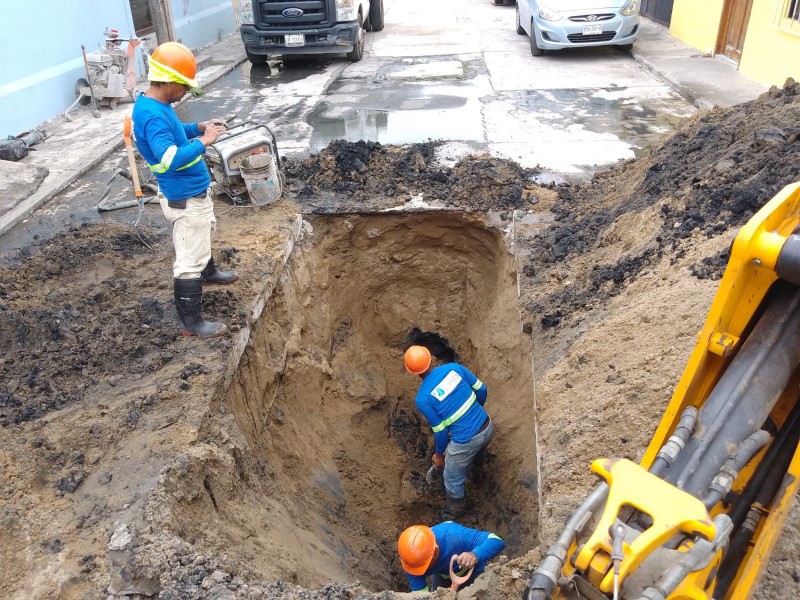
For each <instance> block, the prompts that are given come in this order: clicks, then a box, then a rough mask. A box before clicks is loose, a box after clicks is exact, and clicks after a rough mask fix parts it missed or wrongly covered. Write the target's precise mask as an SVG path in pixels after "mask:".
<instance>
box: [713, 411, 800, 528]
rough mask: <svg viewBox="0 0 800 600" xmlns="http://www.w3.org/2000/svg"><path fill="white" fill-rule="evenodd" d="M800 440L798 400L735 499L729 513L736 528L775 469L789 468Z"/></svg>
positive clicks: (771, 477)
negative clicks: (740, 493) (739, 494)
mask: <svg viewBox="0 0 800 600" xmlns="http://www.w3.org/2000/svg"><path fill="white" fill-rule="evenodd" d="M799 440H800V402H797V403H796V404H795V406H794V408H793V409H792V412H791V413H789V416H788V417H787V418H786V421H785V422H784V424H783V426H782V427H781V428H780V430H779V431H778V435H776V436H775V440H774V441H773V442H772V445H771V446H770V447H769V448H768V449H767V451H766V452H765V453H764V458H762V459H761V462H760V463H759V464H758V468H757V469H756V472H755V473H754V474H753V476H752V477H751V478H750V481H748V482H747V486H746V487H745V489H744V491H743V492H742V495H741V496H740V497H739V498H737V499H736V500H735V502H734V508H733V510H731V511H730V512H729V513H728V514H729V515H730V517H731V521H733V527H734V529H737V528H738V527H739V526H741V524H742V523H743V522H744V520H745V517H746V516H747V513H748V512H749V510H750V506H751V505H752V504H753V502H754V501H755V499H756V497H757V496H759V495H760V494H761V492H762V490H763V489H764V488H766V487H767V485H768V484H767V479H771V480H772V479H774V477H775V475H774V471H775V470H779V471H780V472H781V473H784V472H786V469H788V468H789V462H790V461H791V459H792V455H793V454H794V450H795V448H796V447H797V443H798V441H799Z"/></svg>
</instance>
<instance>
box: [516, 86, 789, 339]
mask: <svg viewBox="0 0 800 600" xmlns="http://www.w3.org/2000/svg"><path fill="white" fill-rule="evenodd" d="M798 179H800V84H798V83H797V82H795V81H793V80H789V81H788V82H787V83H786V85H785V86H784V87H783V88H773V89H772V90H770V91H769V92H768V93H766V94H764V95H762V96H761V97H759V98H758V99H756V100H754V101H752V102H749V103H746V104H741V105H737V106H734V107H731V108H724V109H718V110H714V111H711V112H705V113H701V114H699V115H697V116H695V117H694V118H692V119H691V120H689V122H688V123H687V124H686V125H684V126H683V127H682V128H681V129H680V130H679V131H678V132H676V133H675V134H674V135H672V136H671V137H669V138H668V139H667V140H666V141H664V142H663V143H662V144H660V145H659V146H657V147H654V148H653V149H652V150H651V151H650V153H649V155H648V156H647V157H645V158H643V159H640V160H636V161H627V162H625V163H622V164H620V165H618V166H617V167H615V168H613V169H611V170H609V171H606V172H603V173H599V174H597V175H596V176H595V177H594V178H593V179H592V180H591V181H590V182H588V183H586V184H583V185H563V186H560V187H559V188H558V193H559V199H558V201H557V202H556V203H555V204H554V206H553V207H552V212H553V213H554V215H555V220H556V225H555V226H554V227H551V228H548V229H547V230H545V231H543V232H541V233H540V234H538V235H536V236H535V237H533V238H532V239H529V240H527V241H526V245H527V246H528V252H529V254H528V257H527V260H526V264H525V266H524V271H525V274H526V275H528V276H530V277H531V278H532V280H533V281H532V287H533V288H534V289H536V288H539V289H540V290H541V291H540V292H538V293H534V296H535V297H534V298H533V299H532V300H531V301H530V302H529V303H528V308H529V310H530V311H531V312H532V313H533V314H535V315H536V316H537V318H538V320H539V321H540V324H541V325H542V326H543V327H545V328H546V327H549V326H553V325H556V324H558V323H559V322H560V321H561V317H562V316H564V314H566V313H567V312H571V311H573V310H577V309H579V308H580V307H582V306H585V305H586V304H587V303H592V302H595V303H596V302H602V301H603V300H604V299H607V298H609V297H610V296H613V295H616V294H617V293H618V292H619V290H620V289H621V288H622V286H623V284H624V283H625V282H626V281H630V280H631V279H632V278H635V277H636V275H637V274H638V273H639V272H641V270H642V269H644V268H645V267H646V266H648V265H650V264H652V263H653V262H654V261H656V260H659V259H660V258H661V257H663V256H669V257H671V258H672V259H673V260H674V259H677V258H680V257H681V256H683V252H684V251H683V245H682V242H683V240H686V239H688V238H690V237H692V236H693V235H702V236H706V237H712V236H715V235H719V234H721V233H724V232H727V231H729V230H730V229H733V228H737V227H740V226H741V225H743V224H744V223H746V222H747V220H748V219H749V218H750V217H752V216H753V214H755V212H756V211H758V209H760V208H761V207H762V206H763V205H764V204H765V203H766V202H767V201H768V200H770V199H771V198H772V197H773V196H774V195H775V194H776V193H777V192H778V191H779V190H781V189H782V188H783V187H784V186H786V185H787V184H789V183H791V182H793V181H797V180H798ZM652 209H655V210H656V211H657V214H658V219H659V220H660V222H661V223H660V226H659V227H658V229H657V231H654V233H655V235H653V236H652V238H651V239H649V240H642V243H640V244H637V245H636V247H635V248H633V249H632V251H629V252H626V253H624V254H623V255H622V256H620V257H617V258H618V259H617V260H615V261H614V262H606V263H603V262H597V261H595V262H593V264H592V265H591V266H590V267H589V268H587V269H585V270H584V271H582V272H576V273H572V276H565V275H562V279H569V280H570V281H571V283H570V284H568V285H564V286H558V287H557V289H556V290H554V291H553V290H552V288H551V289H550V291H548V286H544V287H543V286H541V285H537V284H542V283H545V282H548V281H551V277H552V276H553V273H554V272H555V271H557V270H559V269H560V268H561V267H560V265H561V264H562V263H563V262H564V261H569V260H572V259H573V258H575V257H576V256H579V255H583V254H587V253H591V252H593V251H595V250H597V249H598V248H599V247H601V246H602V245H603V244H604V243H606V242H607V240H606V239H604V236H606V235H607V233H608V231H609V229H610V228H612V226H613V225H614V224H615V223H618V222H619V221H620V219H621V218H622V217H623V216H625V215H627V217H626V218H630V215H631V214H633V213H642V214H644V213H646V212H647V211H650V210H652ZM728 256H729V253H728V251H727V250H725V251H722V252H720V253H718V254H716V255H714V256H708V257H702V258H700V259H699V260H697V262H696V263H695V264H694V265H692V267H691V271H692V273H693V274H694V275H695V276H696V277H699V278H715V279H717V278H719V277H721V275H722V272H723V270H724V268H725V265H726V264H727V259H728ZM577 262H580V261H577ZM584 266H585V265H584ZM553 307H559V311H560V314H559V313H558V312H555V311H553V310H552V308H553Z"/></svg>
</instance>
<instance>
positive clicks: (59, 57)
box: [0, 0, 238, 139]
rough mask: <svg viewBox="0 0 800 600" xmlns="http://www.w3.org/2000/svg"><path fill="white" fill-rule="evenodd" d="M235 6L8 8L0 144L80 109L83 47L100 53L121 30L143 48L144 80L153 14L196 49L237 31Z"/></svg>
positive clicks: (1, 52) (59, 0)
mask: <svg viewBox="0 0 800 600" xmlns="http://www.w3.org/2000/svg"><path fill="white" fill-rule="evenodd" d="M156 3H158V4H156ZM235 3H238V0H115V1H113V2H112V1H110V0H70V1H69V2H64V1H63V0H39V1H38V2H27V1H25V2H23V1H19V0H15V1H10V2H4V5H3V15H2V17H1V18H0V57H2V59H3V68H2V69H0V139H2V138H6V137H8V136H15V135H18V134H20V133H22V132H24V131H26V130H29V129H32V128H33V127H36V126H37V125H39V124H40V123H42V122H44V121H47V120H50V119H52V118H54V117H56V116H58V115H59V114H61V113H63V112H64V110H66V109H67V107H69V106H70V104H72V103H73V101H74V100H75V84H76V82H77V81H78V80H79V79H81V78H85V77H86V74H85V68H84V63H83V55H82V52H81V45H83V46H85V47H86V51H87V52H94V51H97V49H98V48H100V47H102V45H103V42H104V37H103V31H104V30H105V29H107V28H108V29H116V30H117V31H119V35H120V37H122V38H129V37H138V38H140V39H142V40H143V44H142V46H140V47H139V48H137V49H136V51H137V73H139V74H140V73H142V72H143V69H144V59H143V54H142V51H143V49H144V51H147V49H150V50H152V49H153V48H155V46H156V41H155V38H156V36H155V29H156V28H155V22H154V18H153V15H152V13H151V8H152V7H153V6H158V9H159V11H160V13H161V16H162V17H164V18H165V19H166V21H167V22H168V25H169V30H170V33H171V35H172V36H173V37H174V39H176V40H179V41H181V42H183V43H184V44H186V45H187V46H189V47H190V48H193V49H195V48H200V47H202V46H205V45H206V44H209V43H211V42H214V41H216V40H218V39H220V38H222V37H225V36H227V35H230V34H231V33H234V32H235V31H236V20H235V18H234V4H235ZM43 19H46V21H47V23H46V25H45V24H43V23H42V20H43ZM37 23H39V24H40V26H37Z"/></svg>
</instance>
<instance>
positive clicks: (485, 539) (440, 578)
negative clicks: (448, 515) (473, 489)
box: [397, 521, 506, 592]
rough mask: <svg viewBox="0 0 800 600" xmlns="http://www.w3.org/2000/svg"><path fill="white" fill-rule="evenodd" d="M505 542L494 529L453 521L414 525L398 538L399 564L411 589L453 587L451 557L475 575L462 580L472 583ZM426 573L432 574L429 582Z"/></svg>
mask: <svg viewBox="0 0 800 600" xmlns="http://www.w3.org/2000/svg"><path fill="white" fill-rule="evenodd" d="M505 545H506V544H505V542H504V541H503V540H502V539H501V538H500V537H499V536H497V535H495V534H494V533H489V532H488V531H479V530H477V529H469V528H468V527H464V526H463V525H459V524H458V523H454V522H453V521H445V522H444V523H439V524H438V525H434V526H433V527H426V526H425V525H412V526H411V527H409V528H408V529H406V530H405V531H403V533H401V534H400V538H399V539H398V540H397V552H398V554H399V555H400V564H402V565H403V570H404V571H405V573H406V577H408V583H409V585H410V586H411V591H412V592H427V591H429V590H435V589H436V588H438V587H450V561H451V559H452V557H453V556H456V557H457V558H456V563H457V564H458V566H459V567H460V569H461V570H460V571H459V572H457V573H455V574H456V575H466V573H467V571H469V569H471V568H473V567H474V570H473V571H472V575H471V576H470V578H469V579H468V580H467V581H466V582H465V583H464V584H463V585H465V586H466V585H469V584H470V583H472V582H473V581H474V580H475V578H476V577H477V576H478V575H480V574H481V573H483V570H484V568H485V567H486V563H487V562H488V561H489V560H491V559H492V558H494V557H495V556H497V555H498V554H499V553H500V552H501V551H502V550H503V548H505ZM427 577H430V578H431V585H430V587H429V586H428V581H427V579H426V578H427Z"/></svg>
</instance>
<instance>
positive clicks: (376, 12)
mask: <svg viewBox="0 0 800 600" xmlns="http://www.w3.org/2000/svg"><path fill="white" fill-rule="evenodd" d="M369 25H370V27H371V28H372V31H383V0H370V3H369Z"/></svg>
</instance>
